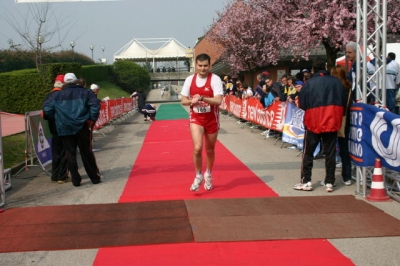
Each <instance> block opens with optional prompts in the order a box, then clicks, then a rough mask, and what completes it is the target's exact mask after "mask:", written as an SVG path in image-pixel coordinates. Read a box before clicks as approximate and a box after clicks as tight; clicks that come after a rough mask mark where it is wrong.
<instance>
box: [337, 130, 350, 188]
mask: <svg viewBox="0 0 400 266" xmlns="http://www.w3.org/2000/svg"><path fill="white" fill-rule="evenodd" d="M346 136H348V134H346ZM338 144H339V156H340V159H341V160H342V177H343V181H344V182H346V181H349V180H350V179H351V159H350V155H349V139H348V138H347V137H345V138H338Z"/></svg>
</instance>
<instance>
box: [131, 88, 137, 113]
mask: <svg viewBox="0 0 400 266" xmlns="http://www.w3.org/2000/svg"><path fill="white" fill-rule="evenodd" d="M138 97H139V96H138V92H137V91H136V90H134V91H133V92H132V94H131V98H132V103H133V107H134V109H135V110H137V111H139V109H138Z"/></svg>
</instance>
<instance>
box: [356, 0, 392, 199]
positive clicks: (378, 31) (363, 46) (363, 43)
mask: <svg viewBox="0 0 400 266" xmlns="http://www.w3.org/2000/svg"><path fill="white" fill-rule="evenodd" d="M371 18H373V19H374V21H375V28H374V30H373V31H372V32H371V31H370V32H369V31H368V19H371ZM386 42H387V1H386V0H374V1H372V2H371V1H368V0H357V44H358V46H357V48H358V49H357V59H356V60H357V63H356V68H357V70H356V71H357V73H356V76H357V84H358V86H356V99H358V100H360V101H361V102H363V103H367V98H368V97H372V98H373V99H374V102H375V104H377V106H378V107H385V106H386V78H385V76H386V54H387V52H386ZM368 57H369V58H372V57H373V58H375V71H374V72H373V73H371V71H370V73H369V74H368V73H367V58H368ZM371 81H372V82H371ZM367 84H375V85H372V87H368V86H367ZM391 172H392V171H387V174H386V175H385V179H389V181H390V182H392V181H393V182H394V183H393V182H392V183H393V184H392V187H394V186H395V187H396V188H400V175H399V174H398V173H396V174H395V175H393V173H391ZM372 175H373V167H356V191H355V192H356V194H360V195H363V196H364V197H365V196H366V187H367V185H368V183H370V181H371V178H372ZM386 181H387V183H389V182H388V180H386ZM388 193H389V195H390V196H391V197H393V198H394V199H396V200H399V198H398V197H399V196H398V195H397V194H391V193H390V188H389V187H388Z"/></svg>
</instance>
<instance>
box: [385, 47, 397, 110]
mask: <svg viewBox="0 0 400 266" xmlns="http://www.w3.org/2000/svg"><path fill="white" fill-rule="evenodd" d="M395 60H396V54H395V53H388V56H387V58H386V106H387V108H388V109H389V111H390V112H392V113H396V93H397V90H396V89H397V86H398V85H399V83H400V75H399V64H397V62H396V61H395Z"/></svg>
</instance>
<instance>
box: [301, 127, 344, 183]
mask: <svg viewBox="0 0 400 266" xmlns="http://www.w3.org/2000/svg"><path fill="white" fill-rule="evenodd" d="M336 139H337V132H328V133H320V134H316V133H314V132H312V131H309V130H306V131H305V136H304V146H303V158H302V164H301V183H303V184H304V183H307V182H310V181H311V175H312V168H313V161H314V151H315V149H316V148H317V146H318V143H319V142H320V141H321V140H322V142H323V143H324V151H325V170H326V174H325V184H328V183H329V184H334V183H335V169H336V161H335V152H336Z"/></svg>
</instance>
